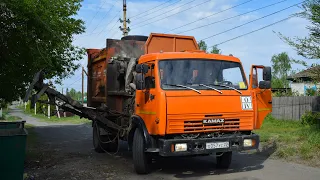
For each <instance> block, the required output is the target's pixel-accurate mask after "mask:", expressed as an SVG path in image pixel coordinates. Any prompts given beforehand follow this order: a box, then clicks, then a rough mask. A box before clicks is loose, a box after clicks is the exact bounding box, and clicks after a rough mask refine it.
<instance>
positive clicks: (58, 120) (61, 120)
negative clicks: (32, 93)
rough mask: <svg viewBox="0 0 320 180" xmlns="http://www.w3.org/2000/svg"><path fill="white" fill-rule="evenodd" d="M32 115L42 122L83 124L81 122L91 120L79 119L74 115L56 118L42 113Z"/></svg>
mask: <svg viewBox="0 0 320 180" xmlns="http://www.w3.org/2000/svg"><path fill="white" fill-rule="evenodd" d="M32 116H33V117H36V118H38V119H40V121H43V122H48V123H71V124H83V123H89V122H91V121H90V120H88V119H85V118H82V119H80V117H79V116H77V115H75V116H72V117H61V118H58V117H57V116H51V117H50V119H49V118H48V117H46V116H44V115H43V114H37V115H32Z"/></svg>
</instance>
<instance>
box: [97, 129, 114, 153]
mask: <svg viewBox="0 0 320 180" xmlns="http://www.w3.org/2000/svg"><path fill="white" fill-rule="evenodd" d="M98 129H99V128H97V125H96V124H95V123H94V125H93V147H94V150H95V151H96V152H97V153H105V152H106V151H107V152H116V151H117V150H118V139H115V136H109V135H100V138H99V137H98V135H99V134H98ZM99 139H100V140H99ZM110 140H114V141H113V142H109V141H110ZM103 142H109V143H103Z"/></svg>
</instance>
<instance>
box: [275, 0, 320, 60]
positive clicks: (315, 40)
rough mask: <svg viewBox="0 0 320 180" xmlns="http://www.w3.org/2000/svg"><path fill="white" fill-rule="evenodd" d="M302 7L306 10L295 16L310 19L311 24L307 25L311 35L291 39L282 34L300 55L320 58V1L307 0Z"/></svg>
mask: <svg viewBox="0 0 320 180" xmlns="http://www.w3.org/2000/svg"><path fill="white" fill-rule="evenodd" d="M301 8H302V9H303V10H304V11H303V12H301V13H297V14H295V16H297V17H301V18H305V19H307V20H308V21H310V23H311V25H310V26H307V29H308V30H309V37H304V38H299V37H296V38H294V39H291V38H288V37H284V36H283V35H281V34H280V35H281V37H282V38H283V39H284V40H285V41H286V42H287V43H288V44H289V45H291V46H292V47H294V48H295V50H296V51H297V53H298V54H299V55H301V56H303V57H305V58H308V59H320V1H319V0H307V1H305V2H304V3H303V5H302V7H301Z"/></svg>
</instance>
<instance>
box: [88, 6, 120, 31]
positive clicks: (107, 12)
mask: <svg viewBox="0 0 320 180" xmlns="http://www.w3.org/2000/svg"><path fill="white" fill-rule="evenodd" d="M115 2H116V0H115ZM118 2H119V1H118ZM115 5H116V3H113V4H112V6H111V7H110V9H109V11H108V12H107V13H106V14H105V16H104V17H103V18H102V19H101V21H100V22H99V23H98V24H97V26H96V27H95V28H94V29H93V30H92V32H94V31H95V30H96V29H97V28H98V27H99V25H100V24H101V22H102V21H103V20H104V19H105V18H106V17H107V16H108V14H109V13H110V11H111V10H112V9H113V7H114V6H115Z"/></svg>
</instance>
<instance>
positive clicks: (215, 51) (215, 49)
mask: <svg viewBox="0 0 320 180" xmlns="http://www.w3.org/2000/svg"><path fill="white" fill-rule="evenodd" d="M198 46H199V49H200V50H202V51H205V52H208V46H207V43H206V42H205V41H203V40H201V41H199V42H198ZM210 53H212V54H221V50H220V49H219V48H218V47H217V46H216V45H215V46H212V48H211V50H210Z"/></svg>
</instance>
